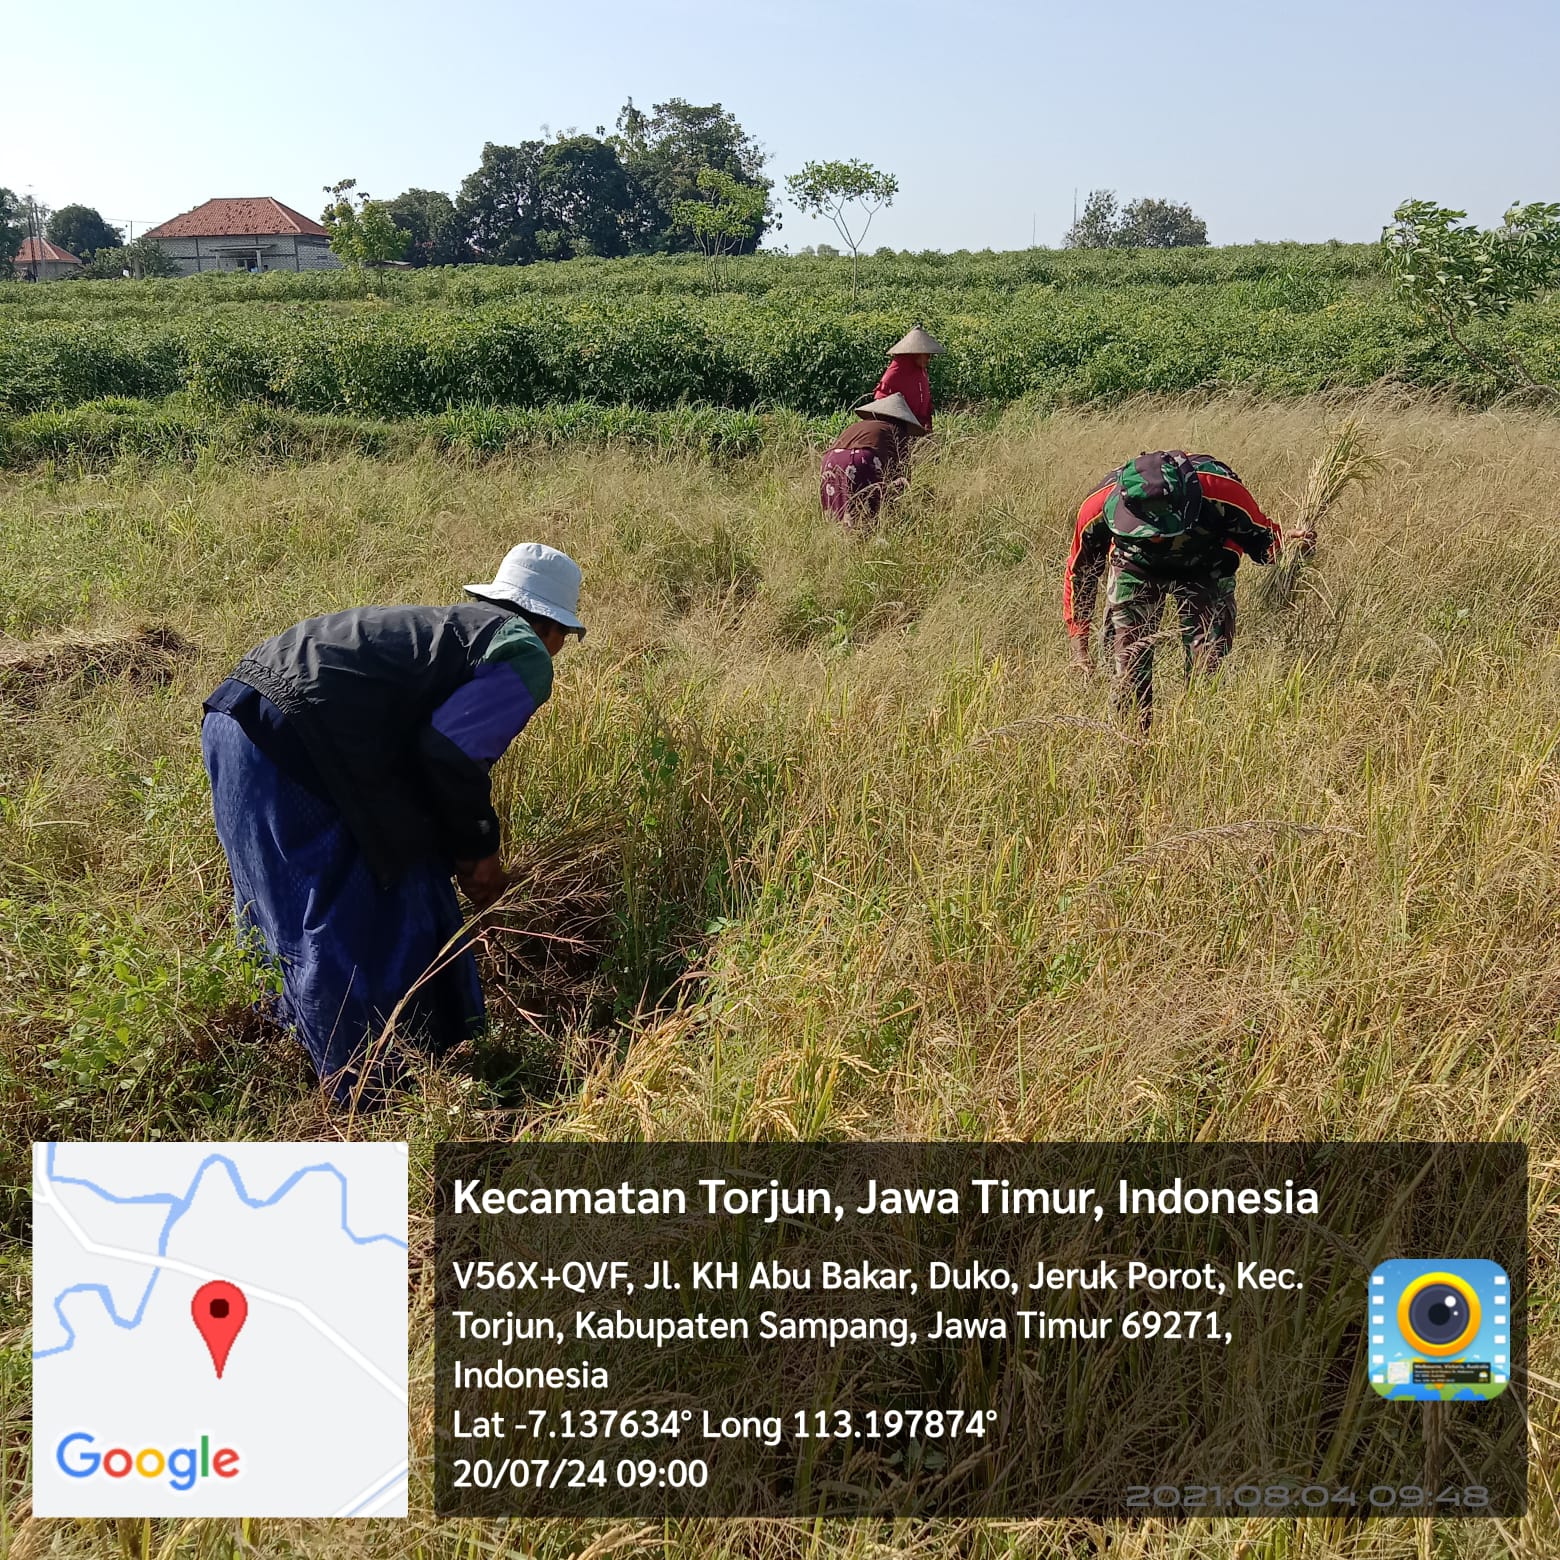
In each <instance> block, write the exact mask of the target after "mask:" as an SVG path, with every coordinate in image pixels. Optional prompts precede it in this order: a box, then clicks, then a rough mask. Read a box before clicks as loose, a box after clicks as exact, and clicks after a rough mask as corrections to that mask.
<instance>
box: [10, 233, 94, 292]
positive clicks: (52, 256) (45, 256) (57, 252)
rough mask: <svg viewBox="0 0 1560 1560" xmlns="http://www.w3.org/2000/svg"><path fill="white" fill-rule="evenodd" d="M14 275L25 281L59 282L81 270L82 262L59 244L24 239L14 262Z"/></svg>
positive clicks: (35, 239)
mask: <svg viewBox="0 0 1560 1560" xmlns="http://www.w3.org/2000/svg"><path fill="white" fill-rule="evenodd" d="M12 265H13V268H14V273H13V274H15V275H16V276H19V277H21V279H22V280H23V281H35V282H58V281H62V280H63V279H64V278H65V277H67V276H74V275H75V274H76V272H77V271H79V270H80V269H81V262H80V261H79V260H78V259H77V258H76V257H75V256H74V255H73V254H72V253H71V252H70V251H69V250H68V249H61V248H60V246H59V245H58V244H51V243H50V242H49V241H48V239H46V238H24V239H23V240H22V247H21V248H20V249H18V250H17V251H16V259H15V260H14V261H13V262H12Z"/></svg>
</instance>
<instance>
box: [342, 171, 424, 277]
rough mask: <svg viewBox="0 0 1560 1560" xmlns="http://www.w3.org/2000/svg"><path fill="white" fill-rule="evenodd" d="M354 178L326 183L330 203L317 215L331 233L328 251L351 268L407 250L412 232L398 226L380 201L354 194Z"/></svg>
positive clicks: (398, 255) (381, 261)
mask: <svg viewBox="0 0 1560 1560" xmlns="http://www.w3.org/2000/svg"><path fill="white" fill-rule="evenodd" d="M355 190H357V180H356V179H341V180H338V181H337V182H336V183H335V184H327V185H326V186H325V193H326V194H327V195H329V196H330V204H329V205H328V206H326V208H325V210H324V212H323V213H322V214H321V216H320V221H321V222H323V223H324V224H325V231H326V232H327V233H329V234H330V247H331V252H332V253H333V254H334V255H335V256H336V258H337V259H338V260H341V261H342V262H343V263H344V264H346V265H349V266H351V267H352V268H353V270H361V269H362V268H363V267H364V266H365V265H369V266H372V265H383V264H384V263H385V262H386V261H387V260H399V259H400V258H401V256H402V255H404V254H405V253H406V246H407V245H408V244H409V243H410V242H411V235H410V234H408V233H406V232H404V231H403V230H402V229H400V228H398V227H397V226H396V225H395V223H394V221H393V220H392V219H391V217H390V212H389V210H388V209H387V208H386V206H385V203H384V202H383V201H382V200H375V199H373V197H372V196H370V195H369V193H368V192H367V191H366V190H364V191H361V192H359V193H357V194H354V193H353V192H354V191H355Z"/></svg>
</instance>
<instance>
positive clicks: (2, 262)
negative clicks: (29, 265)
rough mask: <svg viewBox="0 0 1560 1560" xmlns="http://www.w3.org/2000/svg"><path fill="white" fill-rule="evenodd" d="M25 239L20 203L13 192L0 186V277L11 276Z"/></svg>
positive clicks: (25, 229) (24, 223) (25, 227)
mask: <svg viewBox="0 0 1560 1560" xmlns="http://www.w3.org/2000/svg"><path fill="white" fill-rule="evenodd" d="M26 237H27V224H26V221H25V219H24V218H23V215H22V202H21V200H20V198H19V197H18V196H17V194H16V192H15V191H14V190H8V189H6V188H4V186H0V276H9V275H10V274H11V267H12V262H13V261H15V259H16V251H17V250H18V249H20V248H21V247H22V240H23V239H24V238H26Z"/></svg>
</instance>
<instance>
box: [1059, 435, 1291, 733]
mask: <svg viewBox="0 0 1560 1560" xmlns="http://www.w3.org/2000/svg"><path fill="white" fill-rule="evenodd" d="M1281 543H1282V538H1281V536H1280V533H1279V528H1278V526H1277V525H1275V524H1274V523H1273V522H1272V521H1271V520H1269V519H1268V518H1267V516H1266V515H1264V514H1263V513H1262V510H1261V508H1260V507H1259V505H1258V504H1257V501H1256V499H1254V498H1253V497H1252V496H1251V494H1250V493H1249V492H1247V490H1246V488H1245V487H1244V486H1243V485H1242V484H1241V481H1240V479H1239V478H1238V477H1237V476H1236V475H1235V473H1234V472H1233V471H1232V470H1231V469H1230V468H1229V467H1228V466H1227V465H1225V464H1224V462H1223V461H1219V460H1215V459H1214V458H1213V457H1212V456H1211V455H1188V454H1186V453H1185V452H1184V451H1182V450H1156V451H1154V452H1152V453H1151V454H1144V455H1139V456H1138V458H1137V459H1136V460H1135V461H1132V462H1131V463H1130V464H1129V465H1126V466H1122V467H1120V468H1119V469H1118V470H1116V471H1113V472H1111V473H1110V475H1109V476H1108V477H1106V478H1105V480H1104V481H1103V482H1101V483H1100V484H1099V486H1098V487H1096V488H1095V490H1094V491H1093V492H1092V493H1090V494H1089V496H1088V497H1087V498H1086V499H1085V500H1084V501H1083V507H1082V508H1081V509H1079V511H1078V522H1077V525H1076V527H1075V528H1074V531H1073V543H1072V551H1071V553H1070V554H1069V556H1068V559H1067V574H1066V578H1065V581H1064V584H1063V590H1062V595H1063V600H1062V610H1063V616H1064V618H1065V620H1066V624H1067V632H1068V634H1069V635H1070V636H1071V638H1072V659H1073V664H1074V665H1075V666H1078V667H1079V668H1081V669H1082V670H1084V671H1092V670H1093V662H1092V661H1091V659H1090V654H1089V627H1090V619H1091V617H1092V615H1093V611H1094V599H1095V593H1096V591H1097V590H1098V589H1099V585H1100V581H1101V579H1102V578H1103V579H1104V581H1105V612H1106V620H1105V635H1104V637H1105V644H1106V647H1107V650H1108V652H1109V655H1110V657H1111V661H1112V663H1113V667H1114V674H1115V675H1114V683H1113V686H1112V690H1111V702H1112V705H1113V706H1114V708H1115V709H1116V710H1117V712H1118V713H1123V714H1124V713H1128V712H1133V713H1135V714H1136V716H1137V718H1138V720H1139V722H1140V723H1141V725H1142V726H1143V728H1144V729H1145V730H1146V729H1147V728H1148V725H1149V722H1150V720H1151V719H1152V716H1153V706H1154V642H1155V640H1156V639H1157V638H1158V637H1159V621H1160V618H1161V617H1162V616H1163V613H1164V608H1165V605H1166V603H1167V601H1170V602H1173V603H1174V605H1175V611H1176V617H1177V619H1178V622H1179V625H1180V631H1181V643H1182V645H1183V647H1184V650H1185V657H1186V670H1187V673H1188V675H1190V674H1191V672H1192V671H1193V670H1194V669H1195V670H1198V671H1204V672H1209V671H1212V670H1213V669H1214V668H1215V667H1217V666H1218V665H1219V663H1220V662H1221V661H1222V660H1223V659H1224V657H1225V656H1226V655H1228V654H1229V651H1230V647H1231V645H1232V644H1233V643H1234V640H1235V570H1236V568H1237V567H1238V566H1239V564H1240V559H1241V556H1242V554H1244V555H1245V556H1246V557H1248V558H1251V559H1253V560H1254V561H1255V562H1257V563H1271V562H1273V561H1274V560H1275V559H1276V558H1277V556H1278V550H1279V547H1280V545H1281Z"/></svg>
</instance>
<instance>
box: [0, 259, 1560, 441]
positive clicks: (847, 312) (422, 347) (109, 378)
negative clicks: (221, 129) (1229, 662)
mask: <svg viewBox="0 0 1560 1560" xmlns="http://www.w3.org/2000/svg"><path fill="white" fill-rule="evenodd" d="M849 271H850V268H849V262H848V261H836V260H830V259H817V258H807V257H796V258H785V257H774V258H771V257H763V256H760V257H750V258H747V259H743V260H739V261H735V262H728V264H727V267H726V270H725V271H724V273H722V275H721V277H720V278H719V285H718V286H716V285H715V284H714V282H712V279H711V277H710V274H709V271H708V268H707V267H706V266H705V265H704V264H703V263H702V262H700V261H699V260H697V259H695V258H689V257H676V258H666V259H646V260H623V261H588V260H578V261H570V262H567V263H563V264H551V265H549V264H542V265H534V266H524V267H471V266H468V267H460V268H453V269H443V270H430V271H422V272H412V273H390V274H386V275H384V276H381V277H379V278H377V280H375V281H373V282H371V283H370V284H367V285H365V284H362V283H360V282H358V281H357V280H356V279H355V278H354V277H353V276H352V274H351V273H345V272H343V273H334V274H318V275H288V274H286V273H272V274H270V275H267V276H264V277H258V278H251V277H248V276H207V277H200V278H191V279H189V280H186V281H174V282H147V283H133V284H125V283H116V282H90V283H73V284H70V285H68V286H55V287H36V288H26V287H14V288H3V289H0V410H3V411H4V412H5V413H6V414H7V415H8V416H9V417H12V418H14V417H17V416H18V415H20V416H22V417H23V418H24V419H25V416H26V414H29V413H34V414H35V413H40V412H47V411H55V410H59V409H63V408H70V407H79V406H81V405H82V404H83V403H90V402H94V401H97V400H99V399H100V398H103V397H131V398H135V399H137V400H140V401H149V402H154V403H157V402H163V401H164V400H165V399H166V398H169V397H175V398H178V405H177V407H176V408H175V409H174V410H175V412H176V413H177V412H180V411H181V410H182V409H183V408H184V406H185V403H186V402H192V403H193V404H194V405H195V406H196V407H197V408H198V409H200V410H201V411H202V412H208V413H209V411H211V410H212V409H213V408H218V409H222V408H232V407H236V406H242V405H249V404H257V405H262V406H265V407H268V408H272V409H276V410H279V411H284V412H290V413H296V414H307V415H349V416H352V417H358V418H369V419H375V420H383V419H396V420H407V419H419V418H427V417H430V416H436V415H439V414H444V413H447V412H448V411H449V410H450V409H451V408H454V407H463V406H479V407H505V408H538V407H544V406H547V405H549V404H554V403H571V402H589V403H594V404H597V405H600V406H614V405H618V404H624V405H630V406H632V407H634V408H636V409H637V410H639V411H641V412H646V411H663V410H668V409H673V408H677V407H680V406H683V405H685V404H707V405H710V406H714V407H720V408H726V409H730V410H736V411H743V412H753V411H759V412H763V411H773V410H777V409H788V410H792V411H796V412H800V413H803V414H807V415H812V416H818V415H827V414H832V413H834V412H837V411H838V410H839V409H840V408H842V407H844V406H846V405H848V404H849V402H850V400H851V399H852V398H853V397H857V396H860V395H861V394H863V393H864V392H865V391H866V390H870V388H871V386H872V385H873V383H875V381H876V379H877V375H878V373H879V372H880V371H881V368H882V362H883V350H884V348H885V346H886V345H887V344H888V343H889V342H891V341H893V340H894V339H896V338H897V337H898V336H899V335H900V333H901V332H902V331H903V329H904V327H905V325H906V324H907V323H908V322H909V321H910V320H912V319H921V320H923V321H924V322H925V323H926V325H927V326H928V327H929V328H930V329H932V330H933V331H934V332H935V333H936V334H937V335H938V336H940V337H941V338H942V339H944V340H945V341H946V342H947V343H948V346H949V349H950V350H949V352H948V354H947V355H946V356H945V357H942V358H939V359H937V360H936V362H935V364H934V367H933V388H934V391H935V392H936V394H937V397H938V399H939V402H940V404H943V405H945V406H950V407H963V408H966V409H973V408H989V407H993V406H1001V405H1006V404H1010V403H1014V402H1024V403H1027V404H1029V405H1032V406H1034V407H1037V408H1050V407H1056V406H1068V405H1080V404H1114V403H1118V402H1120V401H1121V400H1123V399H1124V398H1126V397H1129V396H1132V395H1138V394H1182V393H1210V392H1221V391H1223V392H1228V391H1231V390H1245V391H1249V392H1252V393H1255V394H1261V395H1283V396H1293V395H1302V394H1314V393H1318V392H1323V391H1331V390H1338V389H1360V388H1364V387H1366V386H1370V385H1374V384H1378V383H1391V384H1397V385H1402V386H1407V387H1411V388H1416V389H1420V390H1428V391H1435V392H1449V393H1452V394H1455V395H1457V396H1458V397H1459V398H1462V399H1466V400H1469V401H1473V402H1478V403H1484V402H1487V401H1489V400H1490V399H1492V398H1493V397H1494V395H1495V394H1496V393H1497V390H1498V388H1499V387H1498V385H1497V384H1496V383H1495V382H1494V381H1493V380H1491V379H1490V377H1489V375H1488V373H1487V372H1486V371H1485V370H1482V369H1479V368H1476V367H1474V366H1473V365H1471V364H1470V363H1469V361H1468V360H1467V359H1466V358H1464V357H1463V356H1462V355H1461V354H1460V353H1458V352H1457V351H1456V350H1455V348H1453V347H1452V346H1451V345H1450V344H1449V343H1448V342H1447V341H1446V340H1445V338H1444V337H1443V336H1441V335H1440V334H1438V333H1435V332H1432V331H1429V330H1427V329H1426V328H1424V327H1422V326H1420V325H1418V324H1416V323H1415V321H1414V320H1413V318H1412V317H1411V316H1410V315H1409V314H1408V312H1407V311H1406V310H1405V309H1404V308H1403V307H1402V306H1400V305H1398V304H1396V303H1394V302H1392V301H1391V300H1390V298H1389V297H1388V296H1387V294H1386V291H1385V288H1384V284H1383V282H1382V280H1381V278H1380V277H1379V276H1378V274H1377V268H1376V263H1375V254H1374V251H1373V250H1372V249H1370V248H1369V247H1368V246H1359V245H1357V246H1342V245H1340V246H1337V247H1329V246H1302V245H1283V244H1275V245H1259V246H1253V247H1248V248H1239V249H1228V250H1208V251H1175V250H1171V251H1162V252H1158V253H1155V252H1146V251H1144V252H1140V251H1130V250H1129V251H1119V252H1110V251H1105V252H1094V253H1081V252H1065V251H1064V252H1050V251H1043V250H1036V251H1030V252H1020V253H1017V254H1004V255H950V256H944V255H936V256H931V255H928V256H919V257H902V258H900V257H895V258H888V257H884V258H873V259H869V260H868V261H867V262H866V263H865V265H864V268H863V276H864V282H863V286H862V289H861V292H860V295H859V297H856V298H853V297H852V296H851V293H850V289H849ZM368 286H373V287H375V288H377V290H375V291H369V290H367V288H368ZM1497 328H1498V330H1499V332H1500V333H1501V339H1503V340H1506V341H1510V342H1513V343H1515V344H1516V346H1517V347H1518V348H1519V349H1520V351H1521V352H1522V354H1523V355H1524V357H1525V358H1526V359H1527V361H1528V362H1529V364H1530V366H1531V367H1532V369H1533V371H1534V372H1535V374H1536V375H1537V377H1538V378H1540V379H1545V378H1546V377H1547V378H1548V379H1550V380H1553V379H1555V378H1560V304H1557V303H1555V302H1554V301H1553V300H1545V301H1541V302H1539V303H1535V304H1530V305H1525V306H1523V307H1522V308H1520V309H1518V310H1517V311H1516V312H1515V314H1514V315H1513V316H1512V318H1510V319H1509V320H1506V321H1503V322H1501V323H1500V324H1499V326H1498V327H1497ZM1488 334H1489V331H1488V328H1480V329H1475V330H1473V331H1472V332H1471V334H1470V342H1471V344H1472V345H1473V346H1474V347H1475V348H1478V347H1480V346H1481V345H1483V344H1484V343H1485V341H1486V338H1487V336H1488ZM142 415H143V416H144V417H145V418H146V419H147V420H148V421H149V422H151V421H153V420H154V419H155V414H154V413H153V412H152V411H150V410H149V409H148V410H145V411H144V412H143V414H142ZM182 415H184V416H185V417H188V416H189V415H190V413H189V412H188V411H187V410H183V411H182ZM18 440H19V441H20V445H21V448H22V451H23V453H24V455H25V453H26V451H27V449H28V448H29V442H28V440H29V435H28V429H27V426H26V425H25V422H24V426H23V428H22V429H21V430H20V431H19V432H18V433H17V434H15V435H13V437H12V438H11V439H10V440H9V441H8V442H7V444H6V445H4V446H0V447H5V448H9V447H11V446H12V445H15V444H16V442H17V441H18ZM5 458H9V459H13V460H14V459H17V458H19V457H16V456H6V457H5Z"/></svg>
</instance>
